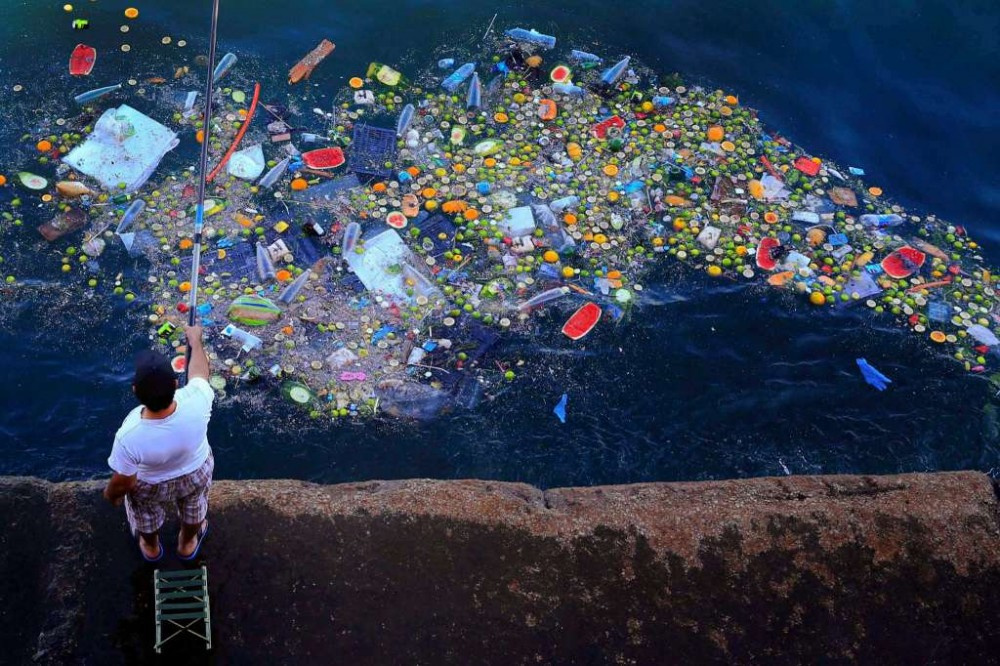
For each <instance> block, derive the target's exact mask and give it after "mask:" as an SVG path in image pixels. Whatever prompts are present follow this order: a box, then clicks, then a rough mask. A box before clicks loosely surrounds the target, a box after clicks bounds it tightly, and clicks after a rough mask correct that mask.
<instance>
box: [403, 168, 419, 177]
mask: <svg viewBox="0 0 1000 666" xmlns="http://www.w3.org/2000/svg"><path fill="white" fill-rule="evenodd" d="M406 173H408V174H410V175H411V176H413V177H414V178H416V177H417V176H419V175H420V169H418V168H417V167H415V166H411V167H410V168H409V169H407V170H406Z"/></svg>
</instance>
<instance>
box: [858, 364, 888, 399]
mask: <svg viewBox="0 0 1000 666" xmlns="http://www.w3.org/2000/svg"><path fill="white" fill-rule="evenodd" d="M857 362H858V368H860V369H861V376H862V377H864V378H865V381H866V382H868V383H869V384H871V385H872V386H874V387H875V388H877V389H878V390H879V391H884V390H886V388H888V386H889V384H891V383H892V380H891V379H889V378H888V377H886V376H885V375H883V374H882V373H881V372H879V371H878V370H876V369H875V368H873V367H872V366H871V365H869V364H868V361H866V360H865V359H863V358H859V359H857Z"/></svg>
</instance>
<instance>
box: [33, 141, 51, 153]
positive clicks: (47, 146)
mask: <svg viewBox="0 0 1000 666" xmlns="http://www.w3.org/2000/svg"><path fill="white" fill-rule="evenodd" d="M35 148H37V149H38V152H40V153H47V152H49V151H50V150H52V142H51V141H48V140H46V139H42V140H41V141H39V142H38V143H36V144H35Z"/></svg>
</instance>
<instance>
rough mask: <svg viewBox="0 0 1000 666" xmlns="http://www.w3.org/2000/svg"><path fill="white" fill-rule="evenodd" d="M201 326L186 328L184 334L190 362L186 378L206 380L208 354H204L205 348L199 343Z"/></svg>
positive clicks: (207, 374)
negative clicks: (189, 352)
mask: <svg viewBox="0 0 1000 666" xmlns="http://www.w3.org/2000/svg"><path fill="white" fill-rule="evenodd" d="M201 332H202V329H201V326H186V327H185V328H184V334H185V335H186V336H187V343H188V347H190V348H191V360H190V361H189V364H188V378H189V379H194V378H195V377H200V378H201V379H204V380H206V381H207V380H208V377H209V374H210V372H209V366H208V354H206V353H205V346H204V345H203V344H202V341H201Z"/></svg>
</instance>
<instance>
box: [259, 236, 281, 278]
mask: <svg viewBox="0 0 1000 666" xmlns="http://www.w3.org/2000/svg"><path fill="white" fill-rule="evenodd" d="M275 275H276V273H275V270H274V263H273V262H272V261H271V255H270V254H268V252H267V248H265V247H264V246H263V245H262V244H261V243H260V242H258V243H257V276H258V277H259V278H260V279H261V280H273V279H274V276H275Z"/></svg>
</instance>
